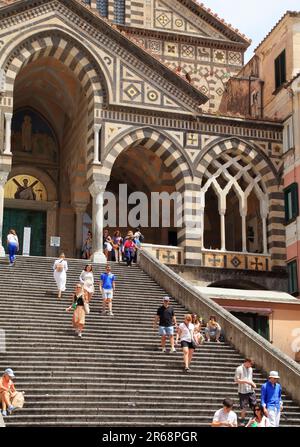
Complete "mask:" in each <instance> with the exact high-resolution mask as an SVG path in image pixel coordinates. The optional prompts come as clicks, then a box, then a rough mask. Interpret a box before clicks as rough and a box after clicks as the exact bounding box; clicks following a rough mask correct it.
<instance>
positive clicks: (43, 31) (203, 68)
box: [0, 0, 286, 272]
mask: <svg viewBox="0 0 300 447" xmlns="http://www.w3.org/2000/svg"><path fill="white" fill-rule="evenodd" d="M249 44H250V42H249V41H248V39H247V38H246V37H245V36H244V35H242V34H241V33H240V32H239V31H238V30H236V29H233V28H232V27H231V26H230V25H228V24H226V23H225V22H224V21H223V20H222V19H220V18H219V17H218V16H216V15H214V14H213V13H212V12H211V11H210V10H208V9H205V8H204V7H203V6H202V5H199V4H198V3H197V2H195V1H193V0H144V1H142V0H135V1H133V0H123V1H118V0H115V1H114V0H106V1H105V0H103V1H102V0H100V1H98V0H97V1H93V0H91V1H79V0H43V1H41V0H32V1H24V2H23V1H2V2H0V74H1V79H0V81H1V82H0V88H1V91H0V113H1V114H0V141H1V145H0V148H1V153H0V179H1V182H0V191H1V194H0V210H1V211H0V230H1V232H2V248H1V254H2V256H3V255H4V249H5V239H6V232H7V230H8V229H9V228H10V227H14V228H16V229H17V231H18V232H19V234H20V233H22V231H23V227H24V226H25V227H26V226H30V227H31V228H32V254H36V255H53V254H54V251H53V248H51V247H50V240H51V237H52V236H60V238H61V248H62V249H63V250H64V251H65V252H66V254H67V256H76V255H78V253H79V252H80V248H81V246H82V241H83V237H84V231H85V229H87V228H90V229H92V231H93V244H94V247H93V251H94V257H95V260H97V259H101V256H102V233H103V217H104V215H103V205H104V202H103V193H104V192H105V191H109V192H113V193H114V194H116V195H118V191H119V185H121V184H125V185H127V188H128V192H129V193H134V192H135V191H142V192H143V193H145V194H146V195H147V196H149V197H150V196H151V193H153V192H157V193H164V192H167V193H169V194H172V193H174V192H178V193H181V194H183V195H184V197H185V199H186V204H188V205H186V206H185V211H184V222H183V224H182V225H181V227H180V228H179V227H176V226H175V225H174V224H173V225H171V226H170V227H168V228H165V227H163V225H160V226H159V228H151V225H149V227H145V228H143V232H144V235H145V238H146V241H147V242H149V243H151V244H153V246H160V247H161V246H168V245H169V246H171V245H172V246H174V253H177V252H176V250H175V246H176V247H177V251H178V253H179V252H180V262H182V263H185V264H189V265H196V266H203V267H211V268H220V269H235V270H240V271H248V270H254V271H265V272H271V271H274V270H277V269H279V270H280V269H282V268H284V267H285V260H286V253H285V229H284V194H283V179H282V172H283V166H282V142H283V126H282V123H281V122H280V121H278V120H276V119H271V118H269V117H266V116H263V114H261V113H260V111H259V112H258V113H257V114H255V115H253V114H251V110H249V111H247V110H246V111H244V112H243V113H231V112H228V110H229V107H226V102H225V103H224V98H225V96H226V92H228V87H227V86H228V81H229V79H231V78H232V77H235V76H237V75H238V73H240V72H241V70H242V68H243V65H244V53H245V51H246V49H247V48H248V46H249ZM225 99H226V98H225ZM233 100H234V101H239V96H238V90H237V92H236V93H235V95H234V98H233ZM240 100H241V101H242V100H244V98H243V97H242V96H241V98H240ZM224 104H225V105H224ZM195 215H196V216H198V217H197V218H199V225H197V226H196V230H195V229H193V231H191V230H190V227H189V225H188V222H189V219H191V220H192V219H193V218H194V216H195ZM116 227H121V228H120V229H121V231H122V232H123V233H124V232H125V231H127V226H126V224H124V225H121V224H120V222H116ZM162 256H167V257H168V256H169V257H170V258H172V256H176V255H174V254H173V252H172V253H171V251H170V252H167V254H165V253H164V254H162ZM178 259H179V258H176V257H175V258H174V257H173V261H174V262H177V261H178ZM171 260H172V259H171Z"/></svg>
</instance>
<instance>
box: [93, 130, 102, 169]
mask: <svg viewBox="0 0 300 447" xmlns="http://www.w3.org/2000/svg"><path fill="white" fill-rule="evenodd" d="M100 129H101V124H94V164H97V165H99V164H100V161H99V132H100Z"/></svg>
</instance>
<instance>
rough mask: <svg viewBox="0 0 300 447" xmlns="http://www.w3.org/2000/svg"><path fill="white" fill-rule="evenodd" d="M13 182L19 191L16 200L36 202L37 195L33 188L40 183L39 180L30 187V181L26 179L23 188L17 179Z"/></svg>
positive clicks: (16, 193)
mask: <svg viewBox="0 0 300 447" xmlns="http://www.w3.org/2000/svg"><path fill="white" fill-rule="evenodd" d="M13 182H14V183H15V184H16V185H17V187H18V189H17V191H16V192H15V199H23V200H36V194H35V192H34V190H33V188H34V186H35V185H36V184H37V183H38V182H39V181H38V180H35V181H34V182H33V183H32V184H31V185H29V184H28V179H27V178H24V180H23V186H22V185H21V184H20V183H19V182H18V181H17V180H16V179H15V178H13Z"/></svg>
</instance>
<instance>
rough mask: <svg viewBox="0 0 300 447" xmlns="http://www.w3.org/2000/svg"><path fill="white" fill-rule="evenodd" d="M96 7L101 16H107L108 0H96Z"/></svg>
mask: <svg viewBox="0 0 300 447" xmlns="http://www.w3.org/2000/svg"><path fill="white" fill-rule="evenodd" d="M96 7H97V9H98V11H99V13H100V15H101V16H102V17H108V0H96Z"/></svg>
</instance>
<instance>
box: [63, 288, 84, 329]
mask: <svg viewBox="0 0 300 447" xmlns="http://www.w3.org/2000/svg"><path fill="white" fill-rule="evenodd" d="M85 302H87V298H86V292H85V290H84V289H83V286H82V284H76V288H75V292H74V294H73V296H72V304H71V306H69V307H67V309H66V311H67V312H70V311H72V310H73V311H74V312H73V319H72V322H73V327H74V330H75V333H76V334H77V335H78V337H82V332H83V329H84V325H85V314H86V311H85V308H84V303H85Z"/></svg>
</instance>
